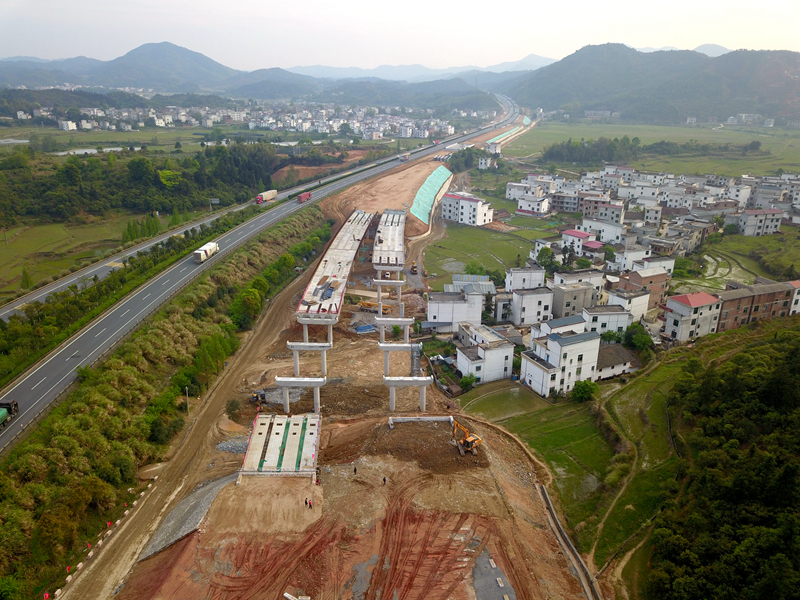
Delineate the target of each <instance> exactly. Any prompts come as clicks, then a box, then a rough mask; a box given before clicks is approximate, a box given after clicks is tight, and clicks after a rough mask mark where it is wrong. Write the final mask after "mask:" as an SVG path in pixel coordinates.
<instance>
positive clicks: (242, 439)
mask: <svg viewBox="0 0 800 600" xmlns="http://www.w3.org/2000/svg"><path fill="white" fill-rule="evenodd" d="M217 450H222V451H223V452H230V453H231V454H244V453H245V452H247V436H246V435H239V436H236V437H235V438H231V439H229V440H225V441H224V442H220V443H219V444H217Z"/></svg>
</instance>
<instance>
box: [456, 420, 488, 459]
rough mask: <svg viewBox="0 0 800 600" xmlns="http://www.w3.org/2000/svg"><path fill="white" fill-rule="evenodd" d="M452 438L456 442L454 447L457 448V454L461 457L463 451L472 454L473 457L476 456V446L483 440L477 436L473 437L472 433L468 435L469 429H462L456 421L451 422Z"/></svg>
mask: <svg viewBox="0 0 800 600" xmlns="http://www.w3.org/2000/svg"><path fill="white" fill-rule="evenodd" d="M459 431H460V432H461V434H463V435H461V439H458V438H459V435H460V434H459ZM453 437H454V438H455V440H456V445H457V446H458V453H459V454H460V455H461V456H464V451H465V450H468V451H470V452H472V454H473V456H477V454H478V446H480V445H481V444H482V443H483V440H482V439H481V437H480V436H479V435H475V434H474V433H470V432H469V429H467V428H466V427H464V426H463V425H462V424H461V423H459V422H458V421H456V420H453Z"/></svg>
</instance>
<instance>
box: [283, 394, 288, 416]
mask: <svg viewBox="0 0 800 600" xmlns="http://www.w3.org/2000/svg"><path fill="white" fill-rule="evenodd" d="M283 412H285V413H286V414H287V415H288V414H289V388H288V387H285V388H283Z"/></svg>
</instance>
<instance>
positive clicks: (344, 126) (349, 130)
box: [339, 123, 353, 135]
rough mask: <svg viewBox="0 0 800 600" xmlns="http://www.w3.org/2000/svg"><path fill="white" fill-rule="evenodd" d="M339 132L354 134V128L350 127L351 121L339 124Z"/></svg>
mask: <svg viewBox="0 0 800 600" xmlns="http://www.w3.org/2000/svg"><path fill="white" fill-rule="evenodd" d="M339 133H341V134H342V135H352V133H353V128H352V127H350V124H349V123H342V124H341V125H339Z"/></svg>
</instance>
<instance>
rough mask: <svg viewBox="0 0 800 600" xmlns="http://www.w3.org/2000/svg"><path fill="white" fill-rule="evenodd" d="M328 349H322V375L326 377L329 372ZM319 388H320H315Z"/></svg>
mask: <svg viewBox="0 0 800 600" xmlns="http://www.w3.org/2000/svg"><path fill="white" fill-rule="evenodd" d="M326 354H327V350H323V351H322V376H323V377H325V376H326V375H327V374H328V359H327V357H326ZM315 389H319V388H315Z"/></svg>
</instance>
